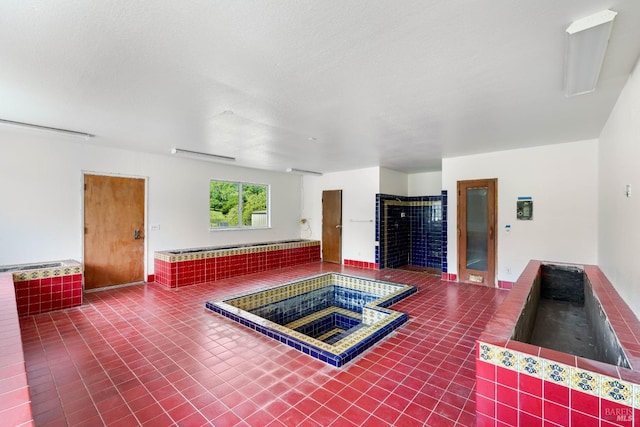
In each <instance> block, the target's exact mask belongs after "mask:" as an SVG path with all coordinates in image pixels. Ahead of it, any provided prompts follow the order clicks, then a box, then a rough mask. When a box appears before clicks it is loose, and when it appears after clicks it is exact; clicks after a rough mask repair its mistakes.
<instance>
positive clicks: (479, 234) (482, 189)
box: [458, 179, 498, 287]
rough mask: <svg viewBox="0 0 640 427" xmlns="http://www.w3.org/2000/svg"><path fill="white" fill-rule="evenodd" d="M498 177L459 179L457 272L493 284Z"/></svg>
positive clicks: (469, 279)
mask: <svg viewBox="0 0 640 427" xmlns="http://www.w3.org/2000/svg"><path fill="white" fill-rule="evenodd" d="M497 191H498V180H497V179H478V180H472V181H458V275H459V280H460V281H461V282H468V283H478V284H482V285H485V286H491V287H495V266H496V224H497V200H498V197H497Z"/></svg>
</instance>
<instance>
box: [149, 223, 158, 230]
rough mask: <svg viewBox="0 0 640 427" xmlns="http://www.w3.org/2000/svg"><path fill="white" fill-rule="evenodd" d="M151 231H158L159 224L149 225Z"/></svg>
mask: <svg viewBox="0 0 640 427" xmlns="http://www.w3.org/2000/svg"><path fill="white" fill-rule="evenodd" d="M151 231H160V224H154V225H152V226H151Z"/></svg>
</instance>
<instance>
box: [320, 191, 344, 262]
mask: <svg viewBox="0 0 640 427" xmlns="http://www.w3.org/2000/svg"><path fill="white" fill-rule="evenodd" d="M322 260H323V261H325V262H335V263H338V264H342V190H328V191H323V192H322Z"/></svg>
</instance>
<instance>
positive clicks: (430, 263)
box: [376, 192, 446, 269]
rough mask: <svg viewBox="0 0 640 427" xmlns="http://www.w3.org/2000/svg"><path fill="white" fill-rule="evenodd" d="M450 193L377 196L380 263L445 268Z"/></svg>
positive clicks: (378, 255) (378, 260)
mask: <svg viewBox="0 0 640 427" xmlns="http://www.w3.org/2000/svg"><path fill="white" fill-rule="evenodd" d="M445 199H446V192H443V195H440V196H422V197H404V196H394V195H388V194H377V195H376V241H377V242H378V246H377V247H376V262H377V263H378V265H379V266H380V268H398V267H402V266H405V265H414V266H420V267H429V268H436V269H442V268H443V262H446V256H445V251H446V221H445V215H446V212H445V209H446V200H445Z"/></svg>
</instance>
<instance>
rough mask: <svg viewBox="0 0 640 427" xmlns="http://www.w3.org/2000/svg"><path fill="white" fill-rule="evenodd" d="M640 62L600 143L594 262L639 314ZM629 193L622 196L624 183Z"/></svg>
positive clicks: (602, 134) (638, 315)
mask: <svg viewBox="0 0 640 427" xmlns="http://www.w3.org/2000/svg"><path fill="white" fill-rule="evenodd" d="M639 68H640V67H639V66H638V65H636V68H635V70H634V72H633V73H632V74H631V76H630V77H629V80H628V82H627V85H626V86H625V88H624V89H623V91H622V93H621V95H620V97H619V98H618V102H617V104H616V106H615V108H614V109H613V111H612V113H611V115H610V116H609V120H608V121H607V124H606V125H605V127H604V128H603V130H602V133H601V135H600V142H599V148H600V149H599V171H598V180H599V222H598V263H599V265H600V268H601V269H602V271H603V272H604V273H605V275H606V276H607V278H608V279H609V280H610V281H611V283H613V285H614V286H615V287H616V290H617V291H618V293H619V294H620V295H621V296H622V298H624V300H625V301H626V302H627V304H628V305H629V306H630V307H631V309H632V310H633V311H634V312H635V314H636V316H637V317H639V318H640V292H639V291H640V267H639V265H640V215H639V213H640V164H639V161H640V137H639V135H640V69H639ZM627 185H630V186H631V195H630V197H626V195H625V190H626V186H627Z"/></svg>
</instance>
